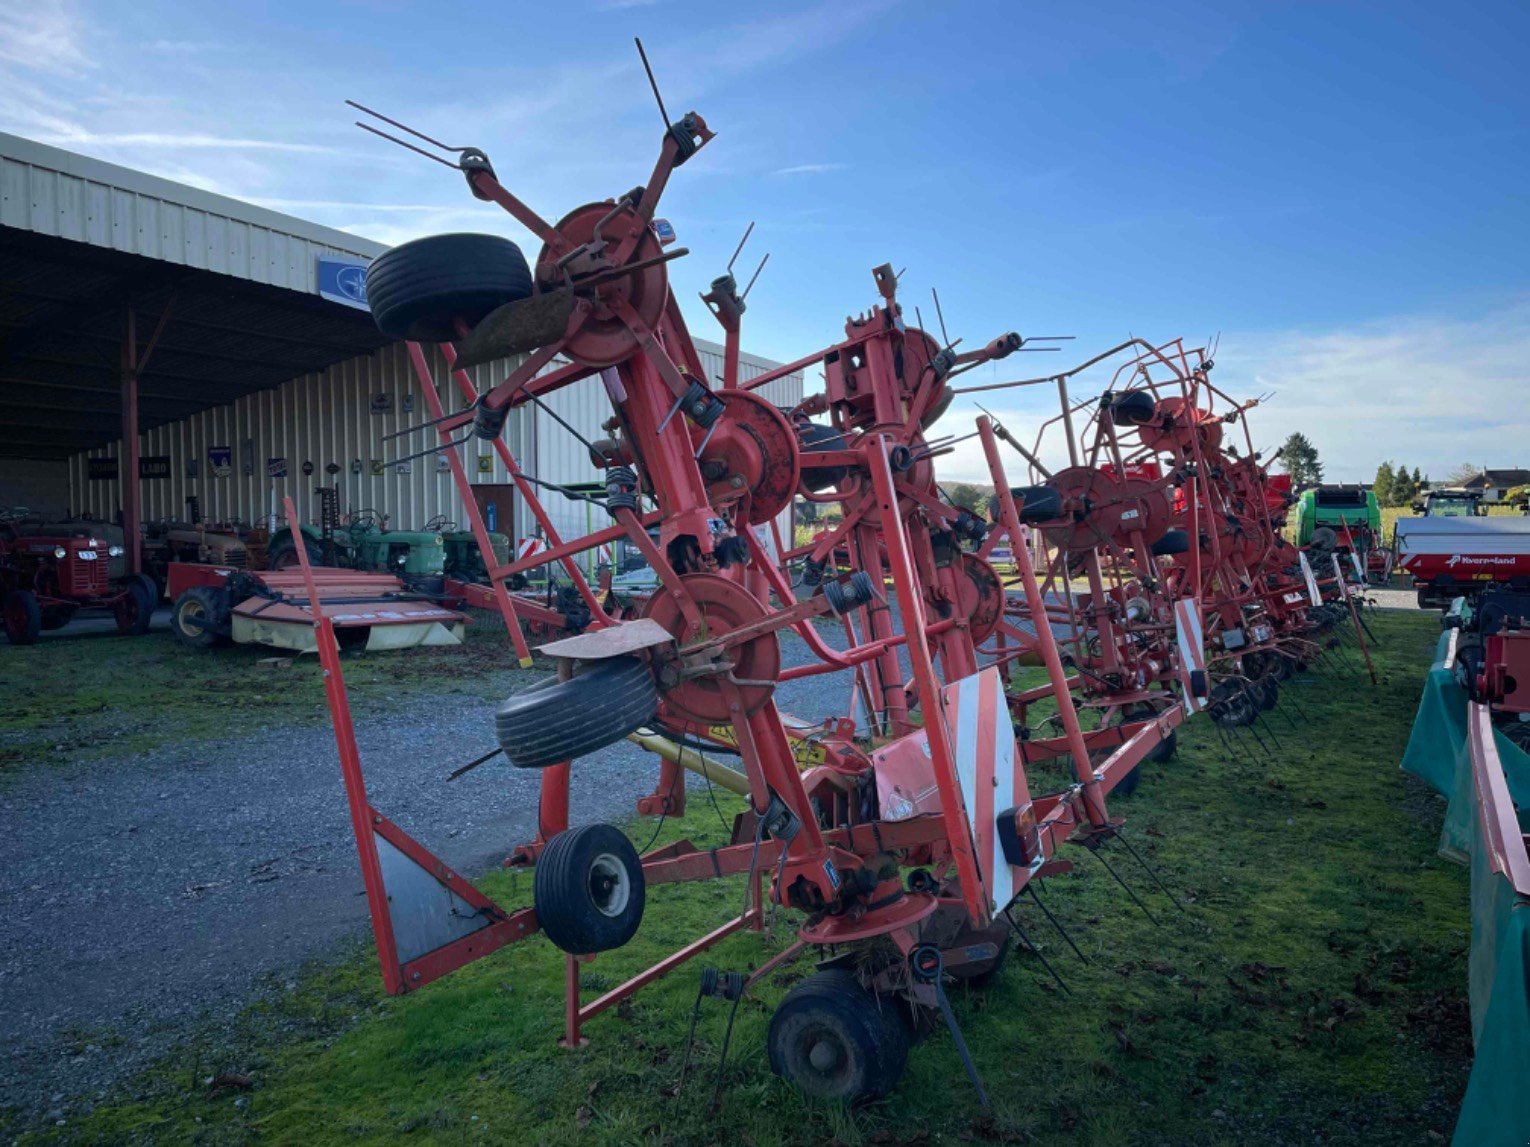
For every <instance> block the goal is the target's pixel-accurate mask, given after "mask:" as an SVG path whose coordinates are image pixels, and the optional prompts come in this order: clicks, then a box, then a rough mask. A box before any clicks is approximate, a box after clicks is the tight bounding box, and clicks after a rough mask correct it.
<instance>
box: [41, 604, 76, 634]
mask: <svg viewBox="0 0 1530 1147" xmlns="http://www.w3.org/2000/svg"><path fill="white" fill-rule="evenodd" d="M72 620H74V606H72V605H45V606H43V611H42V627H43V632H44V633H47V632H49V631H50V630H54V629H63V628H64V626H66V625H68V624H69V623H70V622H71V621H72Z"/></svg>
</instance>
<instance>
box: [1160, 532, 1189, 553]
mask: <svg viewBox="0 0 1530 1147" xmlns="http://www.w3.org/2000/svg"><path fill="white" fill-rule="evenodd" d="M1151 548H1152V551H1153V556H1154V557H1157V558H1167V557H1173V556H1174V555H1175V554H1188V553H1189V552H1190V535H1189V534H1188V533H1186V532H1185V531H1184V530H1170V531H1169V532H1168V533H1166V534H1164V536H1163V537H1161V538H1159V539H1158V540H1157V541H1156V542H1154V543H1153V545H1152V547H1151Z"/></svg>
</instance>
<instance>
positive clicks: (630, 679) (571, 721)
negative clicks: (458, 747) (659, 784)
mask: <svg viewBox="0 0 1530 1147" xmlns="http://www.w3.org/2000/svg"><path fill="white" fill-rule="evenodd" d="M658 711H659V689H658V686H657V685H656V684H655V683H654V679H653V673H652V672H651V671H650V670H649V668H648V665H647V663H646V662H644V661H643V660H641V659H640V658H637V657H608V658H605V659H603V660H601V661H583V662H580V663H579V665H578V666H577V667H576V668H575V670H574V676H573V677H571V678H569V679H568V680H567V681H560V680H558V679H557V678H556V677H549V678H547V679H546V680H544V681H538V682H537V683H536V684H535V685H531V686H528V687H527V688H525V689H522V690H521V691H520V692H519V693H516V694H515V695H514V696H512V697H510V698H509V699H507V700H506V701H505V702H504V704H502V705H501V706H500V707H499V709H498V711H497V712H496V713H495V714H494V732H495V735H496V736H497V737H498V739H499V747H500V748H501V749H503V750H504V752H505V759H506V760H508V761H509V762H510V763H511V764H512V765H514V766H515V767H516V768H518V769H545V768H546V767H547V766H548V765H557V764H562V763H563V762H564V761H571V760H573V759H574V758H575V757H582V756H584V755H586V754H587V753H593V752H594V751H595V750H596V749H603V748H605V747H606V746H607V745H610V744H614V743H615V742H617V741H620V740H621V739H622V738H623V737H625V736H626V735H627V734H628V733H630V732H632V731H633V730H634V729H637V728H640V727H641V726H643V725H646V724H648V723H649V722H650V721H652V720H653V718H654V715H655V714H657V713H658Z"/></svg>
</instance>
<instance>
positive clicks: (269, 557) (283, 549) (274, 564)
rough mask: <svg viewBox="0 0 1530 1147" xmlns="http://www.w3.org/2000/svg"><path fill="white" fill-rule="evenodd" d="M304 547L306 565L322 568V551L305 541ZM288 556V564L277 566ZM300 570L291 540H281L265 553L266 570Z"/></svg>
mask: <svg viewBox="0 0 1530 1147" xmlns="http://www.w3.org/2000/svg"><path fill="white" fill-rule="evenodd" d="M304 545H305V546H306V547H307V550H308V564H309V565H311V566H322V565H323V564H324V553H323V551H321V550H320V549H319V547H318V546H316V545H314V544H313V543H312V542H308V541H305V542H304ZM289 556H290V557H291V558H292V560H291V561H290V562H288V564H286V565H279V564H278V563H279V562H282V561H285V560H286V559H287V558H288V557H289ZM302 568H303V567H302V565H301V563H300V562H299V561H298V559H297V544H296V543H295V542H293V541H292V539H291V538H284V539H282V540H281V541H280V542H277V543H276V545H275V546H273V547H272V548H271V549H270V550H268V551H267V552H266V569H268V570H278V571H279V570H300V569H302Z"/></svg>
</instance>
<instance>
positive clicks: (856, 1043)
mask: <svg viewBox="0 0 1530 1147" xmlns="http://www.w3.org/2000/svg"><path fill="white" fill-rule="evenodd" d="M902 1006H904V1005H902V1004H900V1003H898V1002H896V1001H894V1000H891V999H879V998H878V997H877V996H875V995H873V994H872V993H871V992H869V991H868V990H867V989H866V988H864V987H863V986H862V985H861V982H860V981H859V980H858V979H857V978H856V976H855V973H853V972H850V971H847V970H845V969H842V968H831V969H827V970H825V971H822V972H817V973H815V974H814V975H812V976H809V977H808V978H807V979H805V980H803V981H802V983H800V984H798V985H797V986H796V987H795V988H793V989H792V990H791V992H790V993H788V995H787V996H786V998H785V999H784V1000H782V1001H781V1003H780V1005H779V1006H778V1007H777V1008H776V1011H775V1014H774V1015H772V1016H771V1017H770V1032H769V1035H768V1036H767V1037H766V1047H767V1050H768V1051H769V1054H770V1069H771V1071H773V1072H775V1073H776V1074H777V1075H779V1076H780V1077H781V1078H782V1079H785V1080H787V1081H788V1082H790V1083H793V1084H795V1085H796V1086H797V1087H798V1088H800V1089H801V1090H802V1091H804V1092H806V1093H807V1094H808V1095H811V1096H814V1097H815V1098H819V1099H830V1100H837V1101H839V1102H841V1103H846V1104H854V1103H861V1102H864V1101H865V1100H868V1099H875V1098H876V1097H877V1096H879V1095H886V1094H887V1093H888V1092H889V1091H891V1090H892V1089H893V1088H894V1087H895V1086H896V1085H897V1083H898V1079H899V1077H901V1076H902V1074H903V1068H904V1066H905V1065H906V1064H907V1062H908V1048H909V1042H910V1038H911V1033H910V1031H909V1027H908V1025H907V1024H906V1023H905V1022H904V1021H903V1018H902V1017H901V1016H900V1015H899V1014H898V1009H899V1008H900V1007H902Z"/></svg>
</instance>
